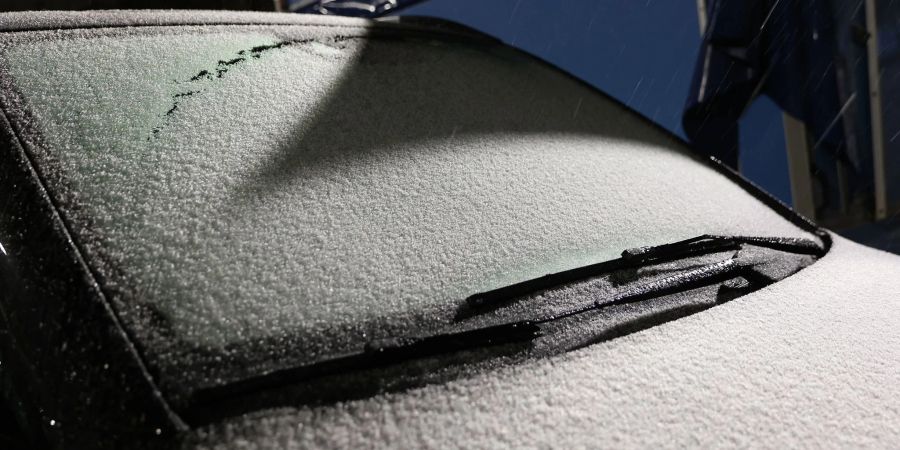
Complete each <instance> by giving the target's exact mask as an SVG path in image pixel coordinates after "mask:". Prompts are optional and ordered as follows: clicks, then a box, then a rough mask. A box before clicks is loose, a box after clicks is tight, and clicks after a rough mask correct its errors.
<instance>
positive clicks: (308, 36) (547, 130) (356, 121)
mask: <svg viewBox="0 0 900 450" xmlns="http://www.w3.org/2000/svg"><path fill="white" fill-rule="evenodd" d="M0 30H2V32H0V109H2V116H3V117H2V124H0V142H2V145H0V161H2V164H0V192H3V193H4V194H3V195H4V199H3V201H2V202H0V204H2V205H3V209H2V214H0V244H2V247H0V250H2V251H0V280H2V292H3V295H2V297H0V312H2V324H0V331H2V332H0V374H2V382H3V386H2V393H3V399H4V402H5V403H6V405H7V409H9V410H10V411H11V412H12V413H11V414H12V415H13V416H15V418H16V420H17V423H18V426H19V427H20V428H21V429H22V430H23V431H22V434H23V436H24V437H23V438H22V439H23V440H24V441H26V442H27V443H28V444H29V445H33V446H50V447H55V448H159V447H180V448H307V447H404V448H405V447H630V446H640V447H657V446H664V447H681V446H720V447H724V446H740V447H745V446H762V447H774V446H781V445H788V446H822V447H843V446H848V445H860V446H890V445H891V443H896V442H900V425H898V424H900V408H898V406H897V405H898V400H900V383H898V381H900V375H898V374H900V258H898V256H895V255H891V254H888V253H884V252H881V251H878V250H874V249H871V248H868V247H864V246H861V245H859V244H855V243H853V242H850V241H848V240H846V239H843V238H841V237H839V236H837V235H835V234H834V233H832V232H831V231H828V230H825V229H822V228H820V227H818V226H817V225H815V224H814V223H812V222H810V221H809V220H807V219H806V218H804V217H802V216H800V215H799V214H797V213H795V212H794V211H792V210H791V209H790V208H789V207H787V206H785V205H784V204H782V203H780V202H779V201H778V200H776V199H774V198H773V197H771V196H770V195H768V194H767V193H765V192H763V191H762V190H760V189H759V188H757V187H755V186H754V185H753V184H752V183H750V182H748V181H747V180H746V179H744V178H743V177H741V176H740V175H739V174H737V173H735V172H733V171H731V170H730V169H728V168H726V167H724V166H723V165H721V164H720V163H719V162H717V161H715V160H713V159H705V158H701V157H699V156H697V155H696V154H694V153H693V152H692V150H691V148H690V146H689V145H688V144H686V143H685V142H684V141H682V140H681V139H679V138H678V137H676V136H674V135H672V134H671V133H669V132H667V131H665V130H663V129H662V128H660V127H658V126H656V125H654V124H653V123H652V122H650V121H649V120H647V119H646V118H644V117H642V116H640V115H639V114H637V113H635V112H634V111H632V110H630V109H629V108H627V107H626V106H624V105H622V104H621V103H619V102H617V101H615V100H613V99H612V98H610V97H608V96H606V95H604V94H603V93H602V92H599V91H597V90H596V89H594V88H592V87H590V86H588V85H587V84H585V83H583V82H581V81H579V80H577V79H575V78H573V77H572V76H570V75H568V74H566V73H565V72H563V71H561V70H559V69H557V68H555V67H553V66H551V65H549V64H547V63H545V62H542V61H540V60H538V59H536V58H534V57H532V56H530V55H528V54H525V53H523V52H521V51H518V50H515V49H513V48H510V47H508V46H506V45H504V44H503V43H501V42H498V41H496V40H494V39H491V38H489V37H487V36H484V35H482V34H480V33H477V32H475V31H472V30H469V29H466V28H464V27H461V26H457V25H454V24H451V23H446V22H439V21H429V20H416V19H407V18H403V19H390V20H378V21H370V20H363V19H350V18H339V17H319V16H303V15H285V14H273V13H237V12H192V13H190V14H184V13H179V12H172V11H169V12H161V11H152V12H146V11H145V12H135V11H116V12H110V11H95V12H46V13H39V12H25V13H7V14H3V15H0Z"/></svg>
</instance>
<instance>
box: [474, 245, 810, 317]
mask: <svg viewBox="0 0 900 450" xmlns="http://www.w3.org/2000/svg"><path fill="white" fill-rule="evenodd" d="M743 245H752V246H756V247H764V248H769V249H772V250H778V251H782V252H787V253H794V254H801V255H813V256H817V257H820V256H822V255H824V254H825V251H826V250H825V248H824V247H822V246H821V245H819V244H818V243H816V242H814V241H812V240H810V239H803V238H784V237H757V236H721V235H714V234H704V235H701V236H697V237H694V238H691V239H685V240H683V241H678V242H673V243H670V244H662V245H657V246H652V247H637V248H632V249H628V250H625V251H623V252H622V258H620V259H615V260H612V261H607V262H602V263H598V264H591V265H588V266H584V267H579V268H576V269H570V270H566V271H563V272H557V273H552V274H547V275H544V276H542V277H538V278H534V279H531V280H527V281H522V282H519V283H515V284H511V285H508V286H504V287H501V288H498V289H493V290H490V291H486V292H481V293H478V294H475V295H472V296H470V297H469V298H467V299H466V303H467V304H468V305H469V307H471V308H473V309H479V308H484V307H492V306H498V305H499V304H502V303H504V302H506V301H509V300H512V299H514V298H517V297H521V296H523V295H526V294H530V293H533V292H538V291H542V290H546V289H550V288H553V287H557V286H561V285H563V284H568V283H571V282H574V281H578V280H583V279H586V278H590V277H594V276H597V275H601V274H604V273H609V272H612V271H614V270H621V269H625V268H633V267H641V266H646V265H649V264H660V263H664V262H668V261H675V260H679V259H684V258H689V257H694V256H701V255H708V254H710V253H717V252H724V251H729V250H739V249H741V247H742V246H743Z"/></svg>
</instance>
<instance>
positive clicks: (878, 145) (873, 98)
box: [866, 0, 887, 220]
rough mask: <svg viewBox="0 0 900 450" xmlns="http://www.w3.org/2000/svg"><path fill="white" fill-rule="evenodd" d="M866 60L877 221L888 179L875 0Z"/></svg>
mask: <svg viewBox="0 0 900 450" xmlns="http://www.w3.org/2000/svg"><path fill="white" fill-rule="evenodd" d="M866 31H867V32H868V34H869V38H868V39H867V40H866V59H867V60H868V71H869V113H870V115H871V116H872V117H871V119H872V163H873V164H872V165H873V166H874V167H873V169H874V172H875V220H880V219H884V218H886V217H887V179H886V176H885V171H884V165H885V162H884V125H883V123H882V116H881V72H880V68H879V65H878V23H877V21H876V15H875V0H866Z"/></svg>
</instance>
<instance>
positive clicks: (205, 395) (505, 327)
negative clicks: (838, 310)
mask: <svg viewBox="0 0 900 450" xmlns="http://www.w3.org/2000/svg"><path fill="white" fill-rule="evenodd" d="M744 245H752V246H757V247H764V248H769V249H773V250H778V251H782V252H787V253H792V254H799V255H812V256H817V257H818V256H822V255H823V254H824V252H825V249H824V248H823V247H822V246H820V245H819V244H817V243H816V242H813V241H811V240H807V239H795V238H769V237H746V236H716V235H703V236H698V237H696V238H692V239H687V240H684V241H679V242H674V243H671V244H663V245H658V246H653V247H640V248H635V249H629V250H625V251H624V252H623V253H622V258H619V259H616V260H613V261H608V262H605V263H600V264H593V265H589V266H585V267H580V268H576V269H572V270H568V271H564V272H559V273H555V274H550V275H545V276H543V277H540V278H536V279H533V280H528V281H524V282H521V283H517V284H514V285H510V286H506V287H503V288H500V289H495V290H493V291H488V292H484V293H481V294H476V295H473V296H471V297H469V298H468V299H467V302H468V303H469V305H470V306H472V307H475V308H483V307H486V306H493V305H494V303H496V302H499V301H506V300H508V299H510V298H511V297H517V296H521V295H524V294H530V293H534V292H536V291H539V290H543V289H548V288H551V287H555V286H559V285H562V284H566V283H570V282H574V281H579V280H582V279H586V278H590V277H593V276H597V275H600V274H603V273H609V272H612V271H614V270H619V269H622V268H629V267H641V266H647V265H653V264H659V263H661V262H666V261H673V260H678V259H684V258H688V257H694V256H700V255H705V254H711V253H718V252H724V251H730V250H740V249H741V248H742V247H743V246H744ZM736 256H737V255H735V256H733V257H731V258H729V259H726V260H723V261H720V262H716V263H712V264H707V265H703V266H701V267H699V268H694V269H690V270H685V271H683V272H681V273H678V274H676V275H672V276H669V277H666V278H662V279H659V280H656V281H652V282H648V283H643V284H637V285H634V286H631V287H628V288H625V289H623V290H621V291H620V292H618V293H616V294H615V295H613V296H610V297H607V298H602V299H598V300H596V301H594V302H592V303H589V304H586V305H583V306H580V307H575V308H572V309H570V310H567V311H564V312H561V313H557V314H552V315H547V316H542V317H536V318H532V319H525V320H517V321H512V322H505V323H501V324H497V325H488V326H484V327H478V328H471V329H465V330H462V331H451V332H446V333H439V334H433V335H427V336H410V337H397V338H388V339H380V340H372V341H369V342H367V343H366V345H365V347H364V349H363V350H362V351H359V352H355V353H349V354H346V355H342V356H337V357H332V358H328V359H325V360H321V361H318V362H314V363H311V364H307V365H302V366H297V367H292V368H288V369H282V370H277V371H274V372H270V373H268V374H263V375H260V376H255V377H251V378H246V379H244V380H240V381H236V382H233V383H229V384H226V385H220V386H213V387H209V388H204V389H200V390H198V391H197V392H196V393H195V400H196V401H198V402H199V403H207V402H211V401H215V400H218V399H228V398H230V397H233V396H236V395H241V394H246V393H250V392H255V391H258V390H261V389H266V388H271V387H277V386H281V385H285V384H289V383H296V382H298V381H300V380H305V379H309V378H313V377H318V376H323V375H329V374H336V373H344V372H349V371H354V370H365V369H373V368H377V367H383V366H386V365H390V364H395V363H398V362H403V361H408V360H412V359H418V358H427V357H432V356H437V355H441V354H447V353H453V352H461V351H466V350H476V349H481V348H485V347H489V346H497V345H503V344H527V343H529V342H531V341H533V340H535V339H536V338H538V337H540V336H542V327H541V326H542V325H544V324H547V323H550V322H555V321H558V320H563V319H566V318H569V317H572V316H577V315H580V314H584V313H587V312H589V311H596V310H600V309H603V308H608V307H611V306H616V305H624V304H629V303H636V302H641V301H645V300H650V299H655V298H659V297H663V296H666V295H672V294H677V293H681V292H685V291H689V290H693V289H698V288H702V287H707V286H711V285H714V284H719V283H723V282H726V281H728V280H732V279H735V278H743V279H745V280H747V281H748V282H749V283H751V284H753V285H756V286H765V285H767V284H770V283H772V282H774V280H772V279H770V278H769V277H767V276H765V275H763V274H760V273H758V272H757V271H756V270H755V265H756V262H754V261H752V260H746V261H743V260H742V259H741V258H737V257H736Z"/></svg>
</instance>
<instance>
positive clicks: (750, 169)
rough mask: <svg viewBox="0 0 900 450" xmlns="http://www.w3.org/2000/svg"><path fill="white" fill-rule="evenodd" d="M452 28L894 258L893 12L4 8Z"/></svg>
mask: <svg viewBox="0 0 900 450" xmlns="http://www.w3.org/2000/svg"><path fill="white" fill-rule="evenodd" d="M6 1H7V3H8V4H7V5H6V6H0V9H6V10H28V9H116V8H161V9H167V8H187V9H243V10H263V11H282V12H285V13H307V14H335V15H350V16H362V17H371V18H378V17H389V16H426V17H432V18H439V19H445V20H450V21H454V22H457V23H460V24H463V25H466V26H469V27H471V28H474V29H476V30H479V31H481V32H484V33H486V34H489V35H492V36H494V37H496V38H498V39H500V40H502V41H504V42H506V43H508V44H510V45H513V46H515V47H518V48H520V49H522V50H524V51H526V52H529V53H531V54H534V55H536V56H538V57H540V58H542V59H544V60H546V61H548V62H550V63H552V64H554V65H556V66H558V67H560V68H562V69H563V70H565V71H567V72H569V73H571V74H573V75H575V76H576V77H578V78H581V79H583V80H584V81H586V82H588V83H590V84H591V85H593V86H595V87H596V88H598V89H600V90H602V91H604V92H606V93H608V94H609V95H611V96H612V97H614V98H616V99H617V100H619V101H621V102H622V103H624V104H626V105H628V106H629V107H631V108H632V109H634V110H636V111H638V112H639V113H641V114H643V115H644V116H646V117H647V118H648V119H649V120H651V121H653V122H655V123H657V124H658V125H660V126H661V127H663V128H665V129H667V130H669V131H671V132H672V133H674V134H675V135H677V136H679V137H681V138H683V139H685V140H686V141H688V142H690V143H691V145H692V147H693V148H694V149H695V150H696V151H697V152H699V153H701V154H704V155H709V156H713V157H715V158H718V159H720V160H722V161H723V162H725V163H726V164H728V165H730V166H732V167H733V168H735V169H737V170H739V171H740V172H741V173H742V174H743V175H744V176H746V177H747V178H749V179H750V180H752V181H754V182H755V183H756V184H758V185H759V186H760V187H762V188H763V189H765V190H767V191H768V192H770V193H772V194H773V195H774V196H776V197H778V198H779V199H781V200H782V201H783V202H785V203H787V204H789V205H791V206H792V207H793V208H794V209H796V210H797V211H799V212H801V213H802V214H804V215H806V216H808V217H810V218H813V219H814V220H816V221H817V222H818V223H820V224H822V225H823V226H826V227H828V228H831V229H833V230H835V231H837V232H839V233H841V234H843V235H845V236H847V237H849V238H851V239H854V240H856V241H859V242H862V243H864V244H867V245H871V246H874V247H877V248H881V249H884V250H887V251H892V252H895V253H900V0H725V1H722V0H567V1H566V2H555V1H547V0H492V1H488V2H486V1H483V0H180V1H173V0H6Z"/></svg>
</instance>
